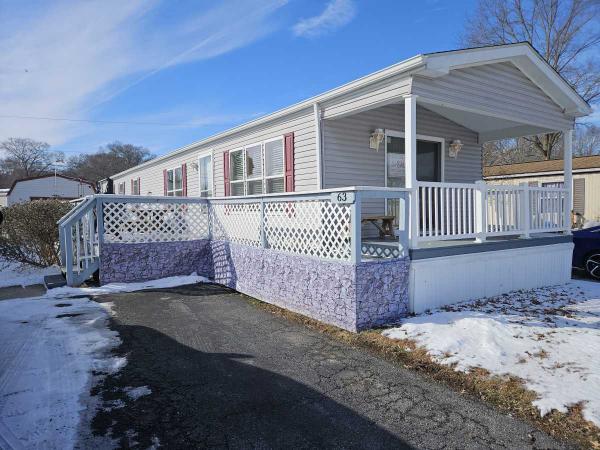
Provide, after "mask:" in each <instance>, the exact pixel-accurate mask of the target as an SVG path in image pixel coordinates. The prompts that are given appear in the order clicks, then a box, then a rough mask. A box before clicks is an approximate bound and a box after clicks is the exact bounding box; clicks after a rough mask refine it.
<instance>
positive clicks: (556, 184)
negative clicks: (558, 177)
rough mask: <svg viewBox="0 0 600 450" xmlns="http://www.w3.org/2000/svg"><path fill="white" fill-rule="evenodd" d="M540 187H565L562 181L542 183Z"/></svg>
mask: <svg viewBox="0 0 600 450" xmlns="http://www.w3.org/2000/svg"><path fill="white" fill-rule="evenodd" d="M542 187H549V188H559V189H562V188H564V187H565V183H564V181H553V182H550V183H542Z"/></svg>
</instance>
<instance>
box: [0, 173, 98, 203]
mask: <svg viewBox="0 0 600 450" xmlns="http://www.w3.org/2000/svg"><path fill="white" fill-rule="evenodd" d="M93 193H94V189H92V186H90V185H89V184H87V183H80V182H79V181H78V180H71V179H68V178H63V177H61V176H57V177H54V176H52V175H50V176H47V177H42V178H34V179H30V180H22V181H19V182H17V183H16V184H15V186H14V188H13V189H12V191H11V192H10V195H8V192H5V193H2V194H0V206H1V205H2V201H4V202H5V205H4V206H8V205H14V204H15V203H22V202H27V201H29V200H31V199H32V198H33V199H39V198H64V199H69V200H70V199H75V198H80V197H83V196H86V195H91V194H93Z"/></svg>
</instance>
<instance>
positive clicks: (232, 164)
mask: <svg viewBox="0 0 600 450" xmlns="http://www.w3.org/2000/svg"><path fill="white" fill-rule="evenodd" d="M229 170H230V186H231V195H254V194H263V193H267V194H270V193H274V192H284V191H285V177H284V148H283V139H281V138H278V139H273V140H270V141H265V142H262V143H257V144H252V145H249V146H247V147H244V148H241V149H238V150H234V151H232V152H230V153H229Z"/></svg>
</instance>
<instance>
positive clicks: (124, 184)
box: [117, 181, 127, 195]
mask: <svg viewBox="0 0 600 450" xmlns="http://www.w3.org/2000/svg"><path fill="white" fill-rule="evenodd" d="M121 186H123V192H121ZM125 189H127V183H126V182H125V181H121V182H119V183H118V184H117V194H119V195H125V193H126V192H127V191H126V190H125Z"/></svg>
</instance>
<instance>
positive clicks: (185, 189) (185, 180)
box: [181, 163, 187, 197]
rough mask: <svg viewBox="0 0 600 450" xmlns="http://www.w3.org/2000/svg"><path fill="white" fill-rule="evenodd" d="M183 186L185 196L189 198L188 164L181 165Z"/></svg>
mask: <svg viewBox="0 0 600 450" xmlns="http://www.w3.org/2000/svg"><path fill="white" fill-rule="evenodd" d="M181 184H182V185H183V196H184V197H187V164H185V163H183V164H182V165H181Z"/></svg>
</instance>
